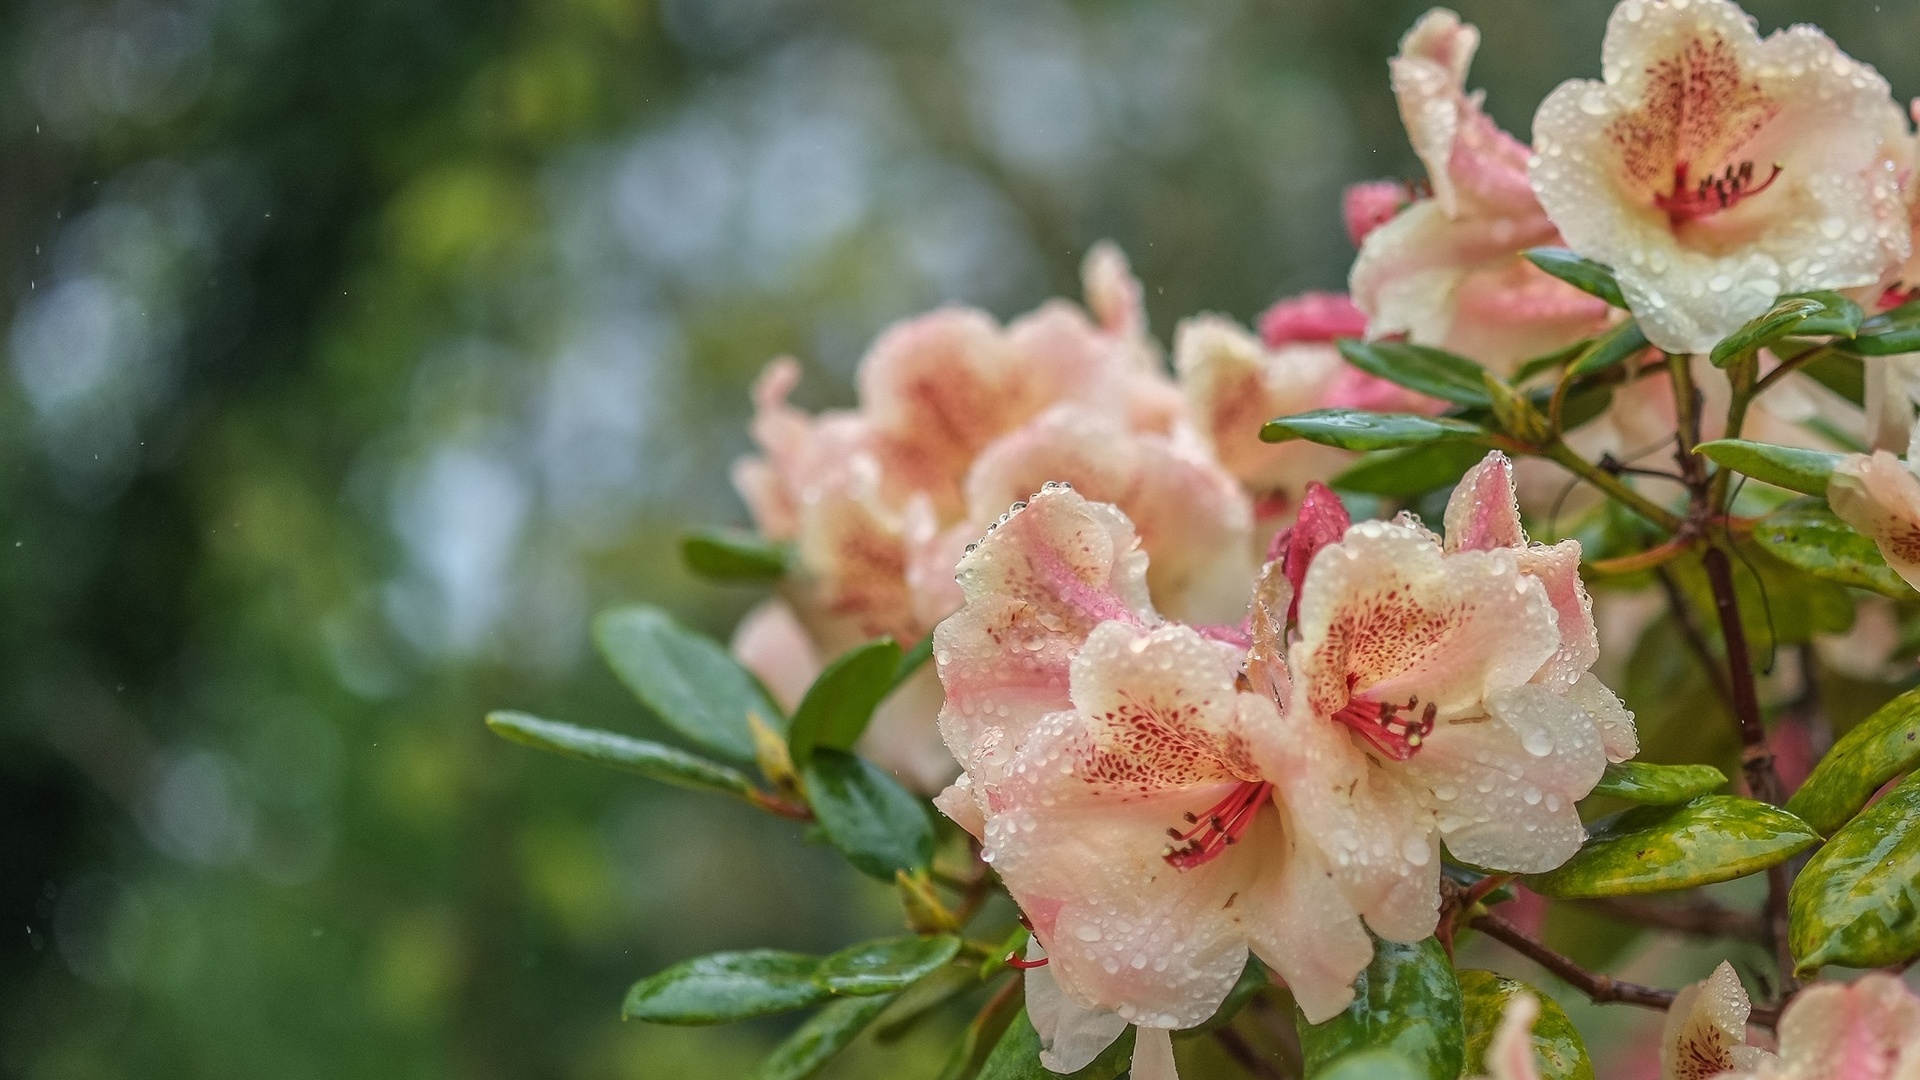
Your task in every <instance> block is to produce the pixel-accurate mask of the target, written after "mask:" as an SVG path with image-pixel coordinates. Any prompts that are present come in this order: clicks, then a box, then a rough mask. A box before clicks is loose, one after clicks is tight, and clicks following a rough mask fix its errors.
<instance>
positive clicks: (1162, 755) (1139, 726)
mask: <svg viewBox="0 0 1920 1080" xmlns="http://www.w3.org/2000/svg"><path fill="white" fill-rule="evenodd" d="M1238 669H1239V657H1238V656H1237V655H1235V654H1234V653H1233V651H1232V650H1231V649H1229V648H1227V647H1225V646H1222V645H1221V644H1219V643H1218V642H1213V641H1208V640H1207V639H1205V638H1203V637H1201V636H1200V635H1199V634H1198V633H1197V632H1195V631H1194V629H1193V628H1192V627H1189V626H1182V625H1180V624H1177V623H1173V624H1168V625H1164V626H1160V627H1156V628H1154V629H1151V630H1148V629H1144V628H1140V627H1136V626H1132V625H1129V624H1127V623H1122V622H1106V623H1101V624H1100V625H1099V626H1097V627H1095V628H1094V630H1093V633H1092V634H1091V635H1090V636H1089V637H1088V638H1087V643H1086V645H1085V646H1083V647H1082V648H1081V650H1080V654H1079V655H1078V656H1076V657H1074V659H1073V674H1072V687H1073V689H1072V698H1073V705H1074V708H1076V709H1078V710H1079V712H1080V715H1081V716H1082V717H1083V718H1084V720H1085V724H1086V730H1087V733H1088V735H1089V737H1090V738H1091V739H1092V743H1093V747H1094V749H1095V751H1096V752H1097V754H1098V756H1097V757H1095V758H1093V759H1092V760H1090V761H1088V762H1086V763H1084V764H1083V766H1082V772H1081V780H1082V781H1083V782H1085V783H1089V784H1093V785H1096V786H1101V787H1103V788H1106V789H1108V790H1113V791H1118V792H1135V791H1141V792H1145V791H1156V790H1162V789H1165V788H1173V787H1184V786H1187V785H1191V784H1197V783H1211V782H1215V781H1218V780H1222V779H1240V780H1255V781H1257V780H1259V779H1260V776H1259V774H1258V773H1257V772H1256V771H1255V768H1254V766H1253V763H1252V761H1251V759H1250V757H1249V751H1248V748H1247V746H1246V743H1245V740H1244V739H1243V738H1242V737H1241V734H1240V730H1239V728H1240V723H1239V720H1240V714H1239V697H1240V695H1239V692H1238V691H1236V690H1235V689H1234V677H1235V675H1236V674H1237V672H1238Z"/></svg>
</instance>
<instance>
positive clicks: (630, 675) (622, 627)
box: [593, 606, 784, 762]
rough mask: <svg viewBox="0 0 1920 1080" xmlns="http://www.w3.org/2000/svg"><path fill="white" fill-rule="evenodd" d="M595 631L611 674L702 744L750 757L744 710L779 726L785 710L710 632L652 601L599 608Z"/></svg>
mask: <svg viewBox="0 0 1920 1080" xmlns="http://www.w3.org/2000/svg"><path fill="white" fill-rule="evenodd" d="M593 638H594V641H595V643H596V644H598V645H599V646H600V652H601V655H603V656H605V657H606V658H607V663H609V664H610V665H612V667H613V670H614V674H616V675H618V676H620V681H621V682H623V683H625V684H626V685H627V688H628V689H629V690H632V691H633V693H634V695H635V696H636V697H638V698H639V699H640V700H641V701H642V702H643V703H645V705H646V706H647V707H648V708H649V709H652V710H653V711H654V714H655V715H657V716H659V717H660V719H661V721H662V722H663V723H665V724H666V725H667V726H668V727H671V728H672V729H674V730H675V731H677V732H679V733H680V734H682V735H684V736H686V737H687V738H688V739H689V740H691V741H692V742H694V743H697V744H698V745H699V746H700V747H701V748H702V749H705V750H708V751H710V752H712V753H715V754H719V755H720V756H722V757H725V758H729V759H731V760H734V761H742V762H752V761H754V760H755V758H754V752H753V734H752V730H751V729H750V728H749V727H748V726H747V716H748V714H749V713H751V714H754V715H757V716H759V717H760V718H761V719H762V720H763V721H765V722H766V723H767V724H769V725H770V726H773V727H775V728H778V727H779V726H780V725H781V724H782V723H783V722H784V718H783V717H782V716H781V714H780V710H779V709H778V708H776V707H775V706H774V704H773V702H772V701H769V700H768V699H767V695H766V693H765V691H763V690H761V689H760V684H759V683H757V682H755V681H754V679H753V676H751V675H749V674H747V672H746V669H744V668H742V667H741V666H740V665H739V664H738V663H736V662H735V661H734V659H733V657H731V656H729V655H727V650H726V649H725V648H723V647H721V645H720V644H719V643H718V642H715V641H714V640H712V639H711V638H707V637H703V636H701V635H699V634H696V633H694V632H693V631H691V630H688V629H687V628H686V627H684V626H681V625H680V624H679V623H677V622H675V621H674V620H673V618H672V617H671V616H669V615H668V614H667V613H666V612H664V611H661V610H660V609H659V608H655V607H645V606H642V607H625V608H614V609H613V610H611V611H605V612H602V613H601V614H600V617H599V618H598V619H596V620H594V624H593Z"/></svg>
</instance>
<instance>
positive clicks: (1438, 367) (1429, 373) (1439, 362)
mask: <svg viewBox="0 0 1920 1080" xmlns="http://www.w3.org/2000/svg"><path fill="white" fill-rule="evenodd" d="M1339 348H1340V355H1341V356H1344V357H1346V360H1347V363H1349V364H1352V365H1353V366H1354V367H1357V368H1359V369H1360V370H1361V371H1364V372H1366V373H1367V374H1369V375H1372V376H1374V377H1376V378H1380V379H1385V380H1386V381H1388V382H1390V383H1393V384H1395V385H1396V386H1404V387H1406V388H1407V389H1409V390H1412V391H1415V392H1416V393H1421V394H1425V395H1427V396H1428V397H1430V398H1438V399H1440V400H1441V401H1450V402H1452V403H1454V404H1455V405H1472V406H1477V407H1480V408H1485V407H1486V406H1487V405H1488V404H1490V402H1489V401H1488V399H1487V390H1486V387H1485V386H1484V385H1482V383H1481V379H1482V377H1483V376H1484V374H1485V370H1486V369H1484V368H1482V367H1481V366H1480V365H1479V364H1476V363H1474V362H1473V361H1471V360H1469V359H1467V358H1466V357H1464V356H1455V355H1454V354H1452V353H1450V352H1447V351H1445V350H1444V349H1433V348H1428V347H1427V346H1425V345H1414V344H1411V343H1409V342H1405V341H1359V340H1356V339H1351V338H1350V339H1346V340H1343V341H1341V342H1340V343H1339Z"/></svg>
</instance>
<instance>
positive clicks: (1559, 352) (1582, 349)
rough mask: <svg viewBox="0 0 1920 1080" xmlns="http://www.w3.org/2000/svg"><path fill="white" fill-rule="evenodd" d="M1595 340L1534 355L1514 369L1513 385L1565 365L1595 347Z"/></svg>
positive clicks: (1520, 383) (1578, 342)
mask: <svg viewBox="0 0 1920 1080" xmlns="http://www.w3.org/2000/svg"><path fill="white" fill-rule="evenodd" d="M1594 342H1595V339H1592V338H1589V339H1587V340H1585V341H1576V342H1574V343H1573V344H1571V345H1567V346H1564V347H1562V348H1559V349H1556V350H1554V351H1553V352H1550V353H1548V354H1547V355H1545V356H1536V357H1534V358H1533V359H1531V360H1529V361H1527V362H1526V363H1524V364H1521V365H1520V366H1519V367H1518V368H1515V369H1514V372H1513V378H1512V382H1513V385H1515V386H1520V385H1522V384H1524V383H1526V382H1527V381H1529V380H1531V379H1532V378H1533V377H1534V376H1536V375H1538V374H1540V373H1541V372H1543V371H1552V370H1554V369H1555V368H1560V367H1565V366H1566V365H1568V364H1570V363H1572V362H1573V361H1574V360H1576V359H1578V358H1579V357H1580V356H1581V355H1582V354H1584V353H1586V352H1587V351H1588V350H1589V349H1591V348H1593V346H1594Z"/></svg>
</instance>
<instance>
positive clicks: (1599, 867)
mask: <svg viewBox="0 0 1920 1080" xmlns="http://www.w3.org/2000/svg"><path fill="white" fill-rule="evenodd" d="M1587 832H1588V834H1589V836H1590V837H1591V838H1590V839H1589V840H1588V841H1587V843H1586V845H1585V846H1583V847H1582V848H1581V849H1580V850H1579V851H1577V852H1575V853H1574V856H1573V858H1571V859H1568V860H1567V861H1566V862H1565V863H1564V864H1562V865H1561V866H1560V868H1559V869H1557V870H1549V871H1548V872H1546V873H1544V874H1534V875H1532V876H1530V877H1527V878H1526V879H1525V882H1526V885H1527V887H1528V888H1530V889H1532V890H1533V891H1534V892H1537V893H1540V894H1541V895H1543V896H1554V897H1563V898H1591V897H1600V896H1627V895H1631V894H1634V893H1652V892H1668V891H1671V890H1674V889H1691V888H1693V887H1695V886H1699V885H1711V884H1713V883H1714V882H1717V881H1731V880H1732V879H1734V878H1738V877H1745V876H1746V875H1748V874H1752V873H1757V872H1758V871H1761V870H1765V869H1766V868H1767V867H1769V866H1773V865H1774V864H1776V863H1781V862H1785V861H1786V860H1787V859H1790V858H1792V857H1793V856H1794V855H1797V854H1799V853H1800V852H1802V851H1805V850H1806V849H1807V848H1809V847H1811V846H1813V845H1814V844H1816V843H1818V842H1819V840H1820V837H1819V836H1818V835H1816V834H1815V833H1814V831H1813V830H1812V829H1811V828H1809V827H1808V826H1807V823H1806V822H1804V821H1801V820H1800V819H1799V818H1797V817H1794V816H1793V815H1792V814H1789V813H1787V812H1786V811H1785V810H1781V809H1779V808H1778V807H1773V806H1768V805H1767V804H1766V803H1763V802H1757V801H1755V800H1753V799H1742V798H1739V797H1737V796H1733V795H1701V796H1698V797H1697V798H1695V799H1693V800H1692V801H1690V802H1687V803H1685V804H1683V805H1680V806H1677V807H1664V806H1644V807H1640V808H1638V809H1634V810H1629V811H1627V812H1626V813H1624V814H1616V815H1614V816H1613V817H1609V818H1603V819H1601V820H1600V821H1597V822H1594V823H1593V824H1592V825H1591V826H1589V827H1588V829H1587Z"/></svg>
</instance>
